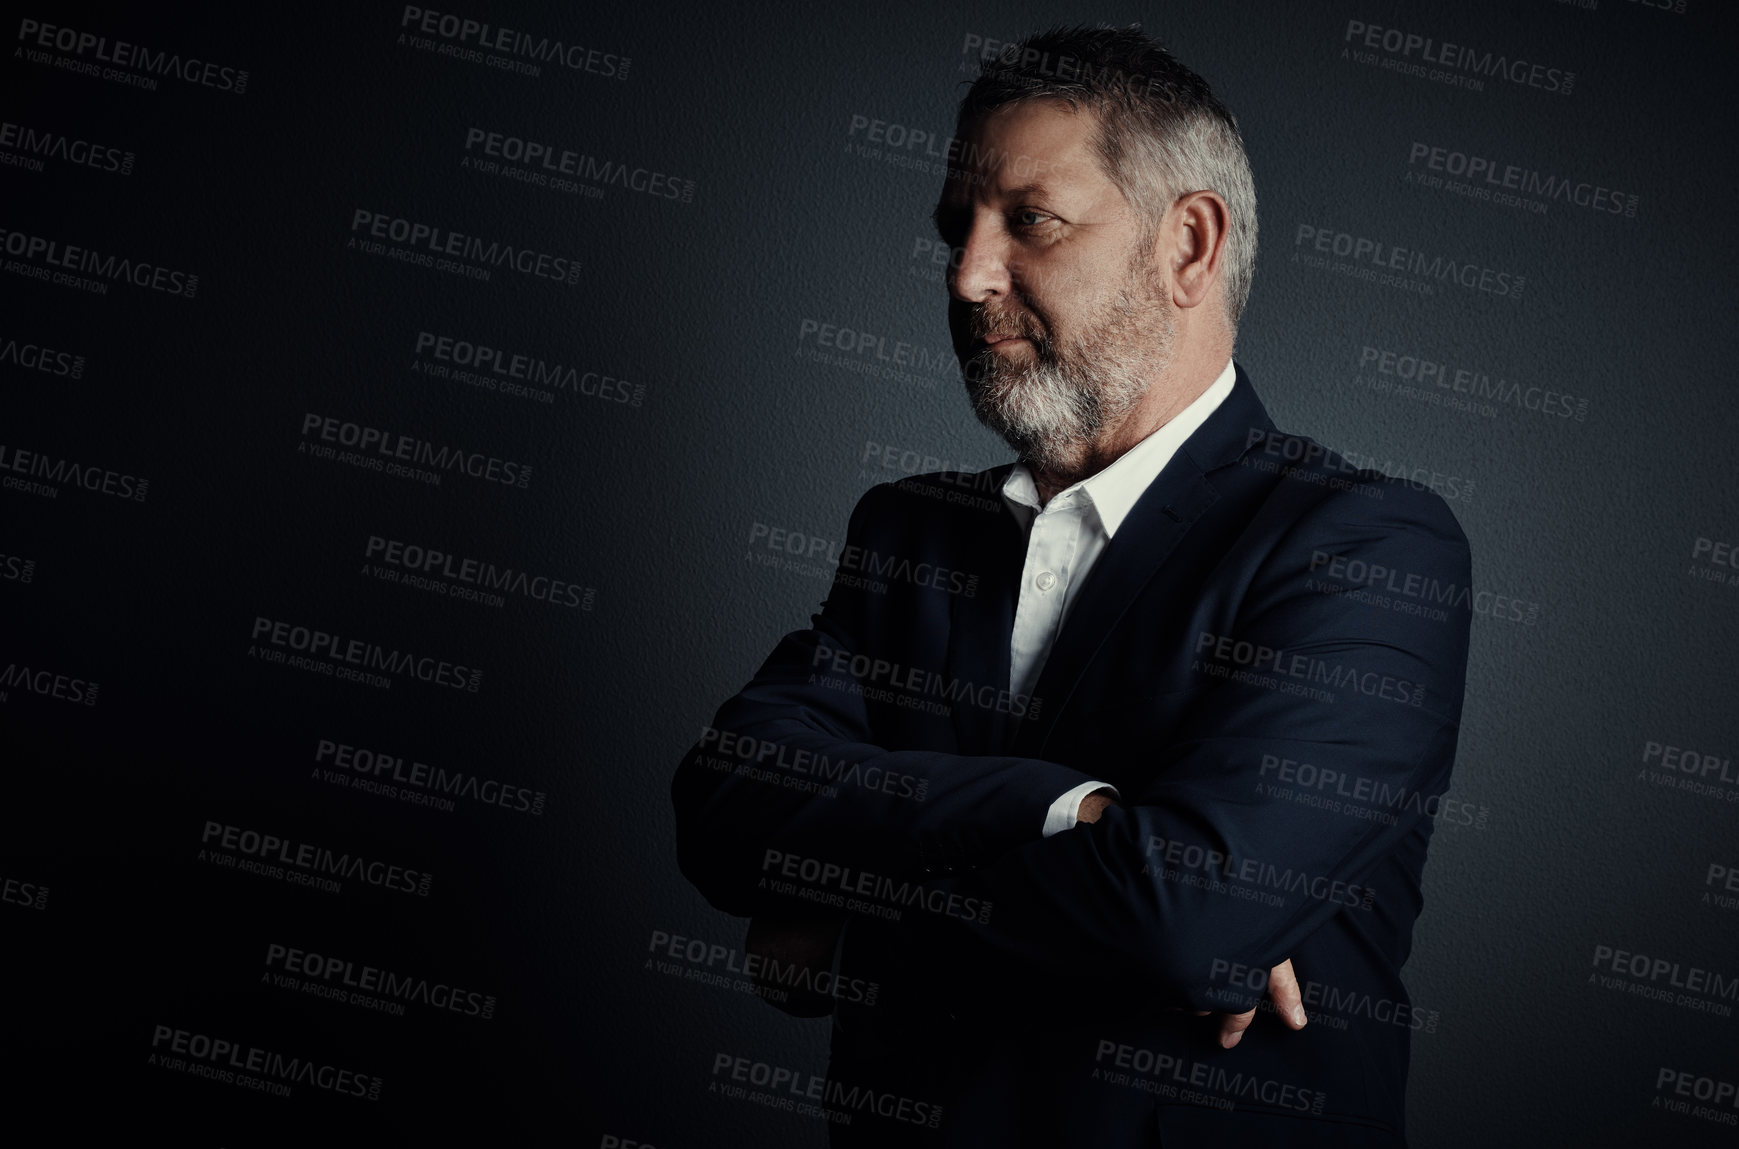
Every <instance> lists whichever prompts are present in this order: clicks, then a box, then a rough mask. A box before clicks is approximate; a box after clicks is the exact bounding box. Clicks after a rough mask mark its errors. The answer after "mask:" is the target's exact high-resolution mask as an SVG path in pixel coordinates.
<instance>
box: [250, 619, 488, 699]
mask: <svg viewBox="0 0 1739 1149" xmlns="http://www.w3.org/2000/svg"><path fill="white" fill-rule="evenodd" d="M249 637H250V638H251V639H252V641H253V645H252V646H249V647H248V653H249V655H251V656H253V657H255V658H260V659H262V660H265V661H273V662H278V661H284V660H285V656H283V655H282V654H281V653H280V652H281V651H286V650H289V651H295V652H296V653H297V654H298V655H300V656H304V658H303V659H302V661H305V662H307V661H314V660H329V661H328V662H327V663H326V665H331V664H333V663H341V664H343V666H344V667H345V668H347V669H351V671H352V673H356V674H363V675H364V676H365V677H371V678H379V677H381V676H380V675H378V674H369V673H368V672H371V671H384V672H386V673H387V674H408V675H410V676H411V677H412V678H414V679H416V680H417V681H419V682H432V683H434V684H435V685H437V686H448V687H451V688H453V689H454V690H464V691H469V692H471V693H473V694H475V693H476V692H477V689H478V687H480V686H482V685H483V671H482V670H481V669H478V668H476V667H469V666H463V665H460V664H458V663H453V662H448V661H446V660H444V659H438V658H430V657H427V656H423V657H419V656H417V655H415V654H413V653H411V652H410V651H408V650H395V649H393V648H391V647H386V646H381V645H380V644H378V643H374V642H369V641H368V640H366V639H361V638H345V637H344V636H343V635H340V634H336V633H334V632H332V631H326V630H318V629H315V628H313V627H307V626H297V625H295V624H293V623H288V622H284V621H282V620H281V619H270V618H266V617H264V616H256V617H255V618H254V627H253V633H252V634H251V635H250V636H249ZM274 654H275V655H278V657H276V658H267V656H268V655H274ZM308 669H317V668H316V667H308ZM322 673H333V672H332V671H322ZM335 677H345V675H336V674H335ZM386 681H388V682H390V680H386Z"/></svg>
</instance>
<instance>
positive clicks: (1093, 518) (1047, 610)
mask: <svg viewBox="0 0 1739 1149" xmlns="http://www.w3.org/2000/svg"><path fill="white" fill-rule="evenodd" d="M1236 379H1237V372H1236V371H1235V370H1234V369H1233V367H1232V361H1231V360H1230V359H1228V360H1226V368H1225V370H1223V371H1221V372H1220V374H1219V377H1218V378H1216V379H1215V380H1214V381H1213V382H1212V383H1210V384H1209V385H1208V389H1207V390H1206V391H1203V392H1202V393H1201V394H1200V395H1199V396H1197V397H1196V399H1195V401H1194V402H1192V403H1191V404H1190V405H1189V406H1187V407H1185V408H1184V409H1183V410H1182V411H1179V412H1178V413H1177V414H1176V415H1174V416H1172V418H1171V421H1170V422H1169V423H1167V424H1166V425H1165V426H1163V427H1161V428H1159V429H1158V430H1157V431H1155V432H1153V433H1152V434H1151V435H1149V436H1147V438H1145V439H1143V440H1141V442H1139V443H1137V444H1135V446H1133V447H1131V448H1129V450H1127V451H1125V452H1124V453H1123V454H1122V455H1121V456H1119V457H1118V458H1117V460H1116V461H1115V462H1113V463H1112V464H1111V465H1110V466H1109V467H1106V468H1105V469H1104V470H1102V471H1099V472H1098V473H1096V474H1093V475H1089V476H1087V477H1086V478H1085V479H1082V480H1081V481H1080V482H1078V483H1076V484H1074V485H1073V486H1071V487H1065V488H1064V489H1063V490H1061V491H1058V492H1057V493H1056V494H1055V495H1053V496H1051V500H1050V502H1048V503H1046V504H1044V505H1043V506H1042V507H1041V506H1040V505H1039V489H1038V484H1037V483H1036V482H1034V481H1033V475H1032V472H1031V471H1030V470H1028V469H1027V466H1026V464H1025V463H1016V464H1015V466H1014V470H1012V471H1010V472H1009V475H1008V478H1007V479H1005V480H1003V484H1002V498H1003V502H1004V503H1005V504H1007V506H1008V508H1009V510H1010V511H1011V512H1012V513H1013V514H1014V516H1015V518H1016V519H1018V520H1019V521H1020V524H1021V529H1022V530H1023V531H1024V532H1025V533H1026V536H1027V546H1026V564H1025V565H1024V566H1023V567H1022V568H1021V576H1020V590H1019V592H1018V598H1017V600H1016V601H1017V605H1016V607H1015V612H1014V632H1013V634H1012V636H1011V637H1010V639H1009V689H1010V690H1011V691H1013V692H1014V693H1015V694H1030V693H1031V692H1032V688H1033V684H1034V683H1036V682H1037V681H1038V677H1039V671H1040V670H1042V669H1043V668H1044V665H1045V658H1046V657H1047V656H1048V655H1049V654H1050V653H1051V647H1052V646H1053V645H1054V644H1055V643H1056V641H1057V634H1058V633H1059V632H1060V631H1061V630H1062V629H1063V623H1064V622H1065V621H1066V620H1067V619H1068V617H1069V608H1070V607H1071V606H1073V605H1074V602H1075V595H1076V592H1077V591H1079V590H1080V588H1081V584H1082V583H1084V582H1086V581H1087V572H1089V571H1091V570H1092V569H1093V564H1094V563H1095V562H1097V561H1098V560H1099V556H1100V555H1101V554H1103V553H1104V551H1105V548H1106V546H1107V545H1109V544H1110V542H1111V537H1112V536H1113V535H1115V534H1116V533H1117V528H1118V527H1120V526H1122V525H1123V520H1124V519H1125V518H1127V517H1128V515H1129V511H1130V509H1131V508H1132V507H1134V506H1135V502H1136V500H1137V499H1139V498H1141V495H1142V493H1143V492H1144V491H1146V490H1147V488H1148V485H1149V484H1151V483H1152V482H1153V480H1154V479H1156V478H1158V477H1159V473H1160V471H1162V470H1164V469H1165V465H1166V464H1167V463H1169V462H1171V458H1172V456H1173V455H1175V454H1177V449H1178V448H1179V447H1181V446H1183V442H1184V440H1185V439H1188V438H1189V437H1190V436H1191V435H1193V434H1194V433H1195V430H1196V428H1197V427H1200V426H1201V425H1202V423H1203V422H1205V421H1206V420H1207V417H1208V416H1209V415H1212V414H1213V413H1214V410H1215V408H1217V407H1219V405H1220V404H1221V403H1222V402H1224V401H1225V398H1226V396H1227V395H1230V394H1231V393H1232V384H1233V382H1234V381H1235V380H1236ZM1095 790H1110V791H1111V792H1112V793H1113V794H1115V793H1116V792H1117V791H1116V787H1114V786H1110V785H1107V784H1106V783H1104V782H1083V783H1081V784H1080V785H1079V786H1076V787H1074V788H1073V789H1071V790H1070V791H1068V792H1067V793H1066V794H1063V795H1062V796H1061V797H1059V798H1058V799H1057V800H1056V801H1055V802H1053V803H1051V807H1050V809H1049V810H1048V811H1047V812H1046V814H1045V824H1044V829H1043V834H1044V836H1045V837H1047V838H1048V837H1050V836H1051V835H1052V834H1055V833H1059V832H1061V831H1063V830H1067V829H1069V828H1070V827H1071V826H1073V825H1074V824H1075V819H1076V817H1077V816H1078V815H1079V814H1080V812H1081V799H1082V798H1085V797H1086V796H1087V795H1088V794H1091V793H1092V792H1093V791H1095Z"/></svg>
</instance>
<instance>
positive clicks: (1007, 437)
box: [962, 267, 1176, 476]
mask: <svg viewBox="0 0 1739 1149" xmlns="http://www.w3.org/2000/svg"><path fill="white" fill-rule="evenodd" d="M1146 280H1147V276H1146V274H1145V269H1144V268H1139V267H1137V268H1132V269H1131V275H1130V278H1129V281H1128V282H1127V283H1125V284H1124V286H1123V288H1122V289H1121V290H1120V291H1119V292H1118V293H1117V297H1116V298H1115V299H1113V300H1112V302H1111V305H1110V306H1109V307H1108V308H1107V309H1106V312H1105V314H1104V315H1103V316H1102V317H1101V318H1099V319H1098V320H1097V322H1095V323H1093V324H1092V325H1091V326H1090V327H1089V328H1088V329H1087V330H1086V331H1085V332H1084V333H1082V334H1081V335H1079V336H1077V337H1076V338H1074V339H1072V340H1070V341H1068V342H1067V343H1065V344H1063V345H1061V346H1059V345H1056V344H1054V343H1052V342H1051V341H1050V340H1048V339H1045V340H1040V339H1038V338H1036V337H1033V339H1032V346H1033V351H1034V362H1032V363H1030V364H1029V363H1020V362H1013V361H1010V360H1007V359H1004V358H1002V357H1001V356H1000V355H999V354H998V353H997V352H996V351H995V350H993V349H991V348H988V347H987V348H985V349H984V350H983V351H981V352H980V353H979V354H978V355H976V356H974V357H973V358H972V359H971V360H968V361H967V363H966V364H965V365H964V368H963V370H962V375H963V377H964V378H965V380H966V390H967V394H968V395H969V397H970V398H971V400H972V410H973V413H974V414H976V415H977V416H978V419H979V422H981V423H983V424H984V425H985V426H986V427H989V428H990V429H991V430H992V431H995V432H996V433H997V434H998V435H1001V436H1002V438H1003V440H1004V441H1005V442H1006V443H1008V445H1009V446H1010V447H1011V448H1013V450H1014V452H1015V454H1016V456H1018V457H1019V459H1020V461H1021V462H1023V463H1025V464H1026V465H1027V466H1028V467H1029V468H1030V469H1032V470H1033V471H1036V472H1039V473H1042V474H1047V475H1052V476H1069V475H1077V474H1078V473H1079V472H1080V471H1081V469H1082V468H1083V466H1084V464H1085V463H1086V460H1087V457H1088V454H1089V453H1090V451H1091V449H1092V447H1093V444H1094V441H1095V440H1096V439H1097V437H1098V435H1099V433H1100V432H1101V431H1102V430H1103V429H1104V428H1105V427H1106V426H1107V425H1110V424H1114V423H1116V422H1117V421H1119V420H1121V419H1122V418H1123V417H1124V416H1126V415H1127V414H1129V412H1130V411H1131V410H1133V409H1134V408H1135V404H1136V403H1137V402H1139V401H1140V399H1141V397H1142V395H1144V394H1145V393H1146V391H1147V388H1148V386H1149V385H1150V384H1151V383H1152V382H1153V379H1154V377H1155V376H1156V375H1158V374H1159V373H1160V372H1162V371H1164V369H1165V367H1166V366H1167V365H1168V364H1169V363H1170V362H1171V351H1172V341H1173V337H1174V336H1175V334H1176V324H1175V321H1174V320H1173V318H1172V315H1171V311H1170V309H1169V308H1167V307H1165V306H1164V305H1163V304H1161V303H1159V302H1157V300H1156V299H1155V296H1154V292H1153V291H1152V290H1151V289H1149V290H1146V291H1145V292H1143V289H1144V288H1148V287H1149V285H1148V284H1147V282H1146ZM1138 292H1140V293H1141V294H1138Z"/></svg>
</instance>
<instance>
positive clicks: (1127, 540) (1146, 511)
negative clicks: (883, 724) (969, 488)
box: [993, 361, 1274, 757]
mask: <svg viewBox="0 0 1739 1149" xmlns="http://www.w3.org/2000/svg"><path fill="white" fill-rule="evenodd" d="M1233 366H1234V369H1235V371H1236V375H1237V380H1236V382H1235V383H1234V384H1233V387H1232V391H1231V393H1230V394H1228V395H1227V396H1226V398H1225V401H1224V402H1222V403H1221V404H1220V406H1219V407H1218V408H1216V409H1215V411H1214V413H1213V414H1212V415H1210V416H1208V418H1207V421H1206V422H1204V423H1203V424H1202V425H1201V426H1200V427H1198V428H1197V429H1196V431H1195V433H1194V434H1192V435H1191V436H1190V437H1189V438H1188V439H1187V440H1185V441H1184V444H1183V446H1182V447H1181V448H1179V450H1178V452H1177V454H1176V455H1174V456H1172V459H1171V461H1170V462H1168V463H1167V464H1166V465H1165V468H1164V469H1163V470H1162V471H1160V473H1159V474H1158V475H1157V476H1156V477H1155V478H1154V480H1153V482H1152V483H1150V484H1149V485H1148V487H1147V490H1146V491H1144V492H1142V495H1141V498H1139V499H1137V500H1136V502H1135V506H1134V507H1133V508H1131V509H1130V512H1129V515H1128V516H1127V517H1126V518H1125V519H1124V520H1123V523H1122V525H1121V526H1119V527H1118V529H1117V533H1116V534H1115V535H1113V536H1112V538H1111V542H1110V543H1109V544H1108V545H1107V546H1106V548H1105V550H1104V552H1103V553H1101V554H1100V556H1099V559H1098V561H1097V562H1096V563H1094V564H1093V569H1092V570H1091V571H1089V572H1088V574H1087V581H1086V582H1085V583H1083V584H1082V585H1081V588H1080V590H1079V591H1077V592H1076V596H1075V600H1074V604H1073V605H1072V607H1071V608H1070V610H1069V617H1068V620H1067V621H1066V622H1064V624H1063V629H1062V632H1061V633H1060V634H1058V635H1057V641H1056V644H1055V645H1054V646H1053V647H1052V648H1051V652H1050V654H1049V656H1048V657H1047V658H1046V659H1045V665H1044V668H1043V669H1042V670H1041V671H1040V672H1039V679H1038V682H1037V684H1036V685H1034V687H1033V699H1034V701H1035V702H1036V704H1037V714H1036V715H1035V716H1033V717H1031V718H1028V719H1025V720H1021V721H1017V722H1014V723H1012V725H1013V726H1014V729H1012V730H1011V731H1009V733H1010V736H1011V741H1010V743H1009V745H1008V750H1007V752H1008V753H1010V754H1014V755H1019V756H1022V757H1041V756H1042V754H1043V751H1044V747H1045V743H1046V741H1047V740H1048V739H1049V738H1050V734H1051V730H1052V729H1053V728H1054V727H1055V726H1056V723H1057V716H1058V715H1059V714H1060V713H1061V712H1062V710H1063V708H1064V707H1065V706H1067V705H1068V703H1069V700H1070V699H1071V698H1072V697H1073V695H1074V692H1075V687H1076V685H1077V684H1078V683H1079V681H1080V678H1081V675H1082V673H1083V672H1084V671H1085V670H1086V669H1087V665H1088V664H1089V663H1090V662H1091V661H1092V659H1093V655H1094V654H1095V653H1096V652H1097V651H1098V650H1099V647H1100V646H1101V645H1103V644H1104V641H1105V638H1106V636H1107V635H1109V634H1110V633H1111V629H1112V627H1114V626H1115V625H1116V624H1117V621H1118V620H1119V619H1120V618H1122V617H1123V615H1124V614H1125V613H1126V612H1127V611H1128V609H1129V605H1130V604H1131V603H1132V602H1134V601H1135V598H1136V596H1137V595H1139V594H1140V593H1141V591H1142V590H1143V588H1145V587H1146V586H1147V585H1148V584H1149V583H1150V582H1152V581H1153V579H1154V577H1155V576H1156V575H1157V574H1158V573H1159V570H1160V568H1161V567H1162V566H1163V565H1164V563H1165V560H1166V558H1167V557H1168V556H1169V555H1170V554H1171V553H1172V551H1173V550H1174V549H1175V548H1176V547H1177V545H1178V544H1179V542H1181V541H1182V540H1183V537H1184V536H1185V535H1186V534H1187V533H1188V532H1189V529H1190V527H1192V526H1193V525H1194V524H1195V522H1196V520H1197V519H1199V518H1200V517H1201V516H1202V514H1203V513H1204V512H1206V511H1207V509H1208V508H1209V507H1211V506H1212V505H1213V504H1214V502H1215V501H1216V500H1217V499H1218V498H1219V492H1218V491H1216V490H1215V489H1214V485H1213V484H1212V483H1211V482H1209V481H1208V479H1207V477H1206V475H1207V473H1208V472H1209V471H1212V470H1215V469H1217V468H1218V467H1221V466H1224V465H1226V464H1227V463H1230V462H1233V461H1235V460H1236V459H1238V458H1239V457H1240V456H1242V455H1243V453H1244V451H1245V450H1247V449H1248V445H1249V443H1250V442H1251V441H1252V440H1253V439H1254V438H1256V437H1257V433H1258V432H1265V431H1271V430H1273V427H1274V424H1273V423H1272V422H1271V421H1270V420H1269V418H1268V413H1267V411H1265V410H1264V409H1263V407H1262V403H1261V400H1259V399H1258V398H1257V397H1256V392H1255V391H1254V389H1252V388H1251V386H1250V381H1249V377H1248V376H1246V375H1245V374H1244V369H1243V368H1242V367H1239V366H1237V364H1236V362H1235V361H1234V364H1233ZM1023 557H1024V556H1023ZM1019 568H1020V560H1018V559H1017V560H1016V568H1015V578H1016V579H1018V578H1019ZM1010 589H1011V592H1012V589H1013V588H1012V587H1011V588H1010ZM1013 609H1014V608H1013V606H1012V604H1011V605H1010V607H1009V611H1010V623H1009V625H1008V626H1007V627H1005V628H1004V631H1003V646H1004V647H1005V648H1006V647H1007V645H1008V637H1009V634H1010V632H1011V631H1012V629H1013V621H1012V620H1013ZM1002 653H1003V667H1004V670H1003V682H1004V683H1005V684H1006V683H1007V680H1008V678H1007V675H1008V671H1007V667H1008V651H1007V650H1006V649H1004V650H1003V652H1002ZM993 745H997V744H993Z"/></svg>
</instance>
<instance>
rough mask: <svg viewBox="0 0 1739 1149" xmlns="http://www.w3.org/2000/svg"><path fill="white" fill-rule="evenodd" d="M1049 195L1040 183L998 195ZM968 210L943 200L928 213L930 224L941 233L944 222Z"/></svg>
mask: <svg viewBox="0 0 1739 1149" xmlns="http://www.w3.org/2000/svg"><path fill="white" fill-rule="evenodd" d="M1050 194H1051V191H1050V189H1049V188H1047V187H1046V186H1045V185H1044V184H1042V183H1027V184H1020V185H1018V186H1016V187H1011V188H1006V189H1004V190H1003V191H1001V192H1000V193H998V195H999V196H1000V197H1001V198H1002V199H1025V198H1027V197H1028V196H1033V197H1036V198H1038V199H1045V198H1047V197H1049V196H1050ZM968 210H969V208H968V207H967V205H966V204H963V203H956V202H953V201H951V200H943V201H942V202H940V203H938V204H937V205H936V208H935V210H934V211H932V212H931V213H930V222H931V223H933V224H935V225H936V230H937V231H941V230H942V227H943V223H944V221H946V220H953V219H956V218H958V217H959V216H960V215H961V214H962V213H964V212H966V211H968Z"/></svg>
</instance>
